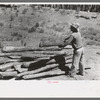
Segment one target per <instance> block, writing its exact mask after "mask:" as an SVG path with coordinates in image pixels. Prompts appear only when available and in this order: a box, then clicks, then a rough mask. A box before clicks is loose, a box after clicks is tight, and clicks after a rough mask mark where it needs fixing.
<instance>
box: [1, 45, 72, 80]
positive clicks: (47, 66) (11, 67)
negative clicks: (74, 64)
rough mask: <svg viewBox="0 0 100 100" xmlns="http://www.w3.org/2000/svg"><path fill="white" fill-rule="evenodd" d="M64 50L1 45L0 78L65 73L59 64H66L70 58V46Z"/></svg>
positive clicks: (33, 76) (36, 77) (21, 77)
mask: <svg viewBox="0 0 100 100" xmlns="http://www.w3.org/2000/svg"><path fill="white" fill-rule="evenodd" d="M65 51H66V52H65ZM65 51H63V52H62V49H60V48H58V47H41V48H40V47H39V48H31V47H13V46H6V47H2V48H1V53H0V79H1V80H2V79H12V78H13V79H16V80H18V79H25V80H28V79H38V78H42V77H46V76H55V75H62V74H65V71H61V69H59V65H61V64H62V65H63V64H65V66H66V65H68V64H70V63H71V60H72V52H71V48H65ZM64 58H65V59H64Z"/></svg>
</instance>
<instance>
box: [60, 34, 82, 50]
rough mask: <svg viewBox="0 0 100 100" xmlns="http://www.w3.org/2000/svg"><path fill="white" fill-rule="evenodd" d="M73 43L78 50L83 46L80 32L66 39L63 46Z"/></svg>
mask: <svg viewBox="0 0 100 100" xmlns="http://www.w3.org/2000/svg"><path fill="white" fill-rule="evenodd" d="M67 45H72V47H73V48H74V50H77V49H79V48H81V47H82V37H81V34H80V32H76V33H73V34H72V35H70V36H69V37H68V38H66V39H65V40H64V44H63V45H62V46H67Z"/></svg>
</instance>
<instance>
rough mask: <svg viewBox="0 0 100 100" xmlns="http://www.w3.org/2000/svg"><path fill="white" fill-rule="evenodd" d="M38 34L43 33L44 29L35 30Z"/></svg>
mask: <svg viewBox="0 0 100 100" xmlns="http://www.w3.org/2000/svg"><path fill="white" fill-rule="evenodd" d="M36 31H37V32H38V33H44V29H43V28H40V27H39V28H38V29H37V30H36Z"/></svg>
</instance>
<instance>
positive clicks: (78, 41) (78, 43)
mask: <svg viewBox="0 0 100 100" xmlns="http://www.w3.org/2000/svg"><path fill="white" fill-rule="evenodd" d="M72 36H73V41H72V42H71V44H72V47H73V48H74V49H78V48H80V47H82V45H83V44H82V37H81V34H80V32H76V33H73V34H72Z"/></svg>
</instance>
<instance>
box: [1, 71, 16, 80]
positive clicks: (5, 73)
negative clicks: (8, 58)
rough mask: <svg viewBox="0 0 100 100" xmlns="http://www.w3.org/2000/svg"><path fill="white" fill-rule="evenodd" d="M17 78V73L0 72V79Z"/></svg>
mask: <svg viewBox="0 0 100 100" xmlns="http://www.w3.org/2000/svg"><path fill="white" fill-rule="evenodd" d="M15 76H17V71H13V72H0V78H7V77H15Z"/></svg>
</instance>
